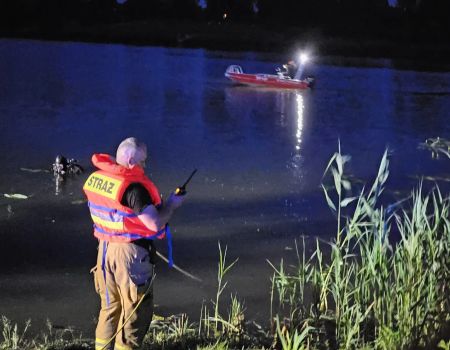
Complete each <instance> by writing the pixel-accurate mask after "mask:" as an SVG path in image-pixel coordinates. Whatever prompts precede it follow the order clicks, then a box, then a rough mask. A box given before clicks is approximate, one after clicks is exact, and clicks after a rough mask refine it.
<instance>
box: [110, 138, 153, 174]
mask: <svg viewBox="0 0 450 350" xmlns="http://www.w3.org/2000/svg"><path fill="white" fill-rule="evenodd" d="M146 159H147V146H146V145H145V143H143V142H140V141H138V139H136V138H135V137H129V138H127V139H125V140H123V141H122V142H121V143H120V145H119V147H118V148H117V153H116V162H117V163H118V164H120V165H122V166H124V167H127V168H131V167H133V166H135V165H139V166H141V167H143V168H144V167H145V161H146Z"/></svg>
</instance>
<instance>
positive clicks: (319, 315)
mask: <svg viewBox="0 0 450 350" xmlns="http://www.w3.org/2000/svg"><path fill="white" fill-rule="evenodd" d="M349 161H350V157H349V156H346V155H342V154H341V151H340V147H339V151H338V152H337V153H335V154H334V155H333V157H332V158H331V160H330V161H329V163H328V166H327V168H326V170H325V175H324V180H327V179H328V178H329V177H331V179H332V183H333V186H332V188H334V191H333V190H331V189H330V187H326V186H325V185H322V188H323V191H324V195H325V199H326V201H327V203H328V206H329V207H330V209H331V210H332V212H333V213H334V214H335V215H336V218H337V230H336V237H335V238H334V239H333V240H332V241H331V242H330V243H329V247H330V250H328V249H324V247H323V244H320V242H319V240H317V241H316V250H315V252H314V253H313V254H312V255H311V256H310V257H309V258H306V257H305V253H304V251H305V247H304V243H303V247H302V248H303V254H302V258H301V259H300V258H299V259H298V262H297V266H296V268H295V271H293V272H291V271H289V272H288V271H286V269H285V267H284V264H283V261H281V263H280V265H279V268H275V267H274V271H275V275H274V280H273V286H275V288H276V291H277V293H278V297H279V300H280V305H281V306H282V307H284V306H286V305H288V306H289V310H290V311H289V317H290V319H291V321H293V322H291V325H292V326H293V327H296V329H300V327H302V326H303V325H305V324H312V325H313V327H314V328H313V329H310V330H309V332H308V336H307V337H306V335H305V337H306V338H305V339H307V340H308V341H310V342H311V344H313V345H312V346H313V347H314V344H315V345H316V346H318V345H319V344H320V343H322V344H323V343H328V344H329V345H330V346H329V347H331V348H339V349H354V348H377V349H406V348H411V347H419V346H426V344H427V343H428V342H429V341H430V339H432V338H433V337H434V336H436V335H437V334H438V333H439V331H440V330H441V329H442V327H443V326H444V325H445V324H446V323H448V322H449V320H450V258H449V254H448V252H449V251H450V250H449V249H450V221H449V217H450V212H449V211H450V210H449V208H450V199H449V196H448V195H447V196H443V195H442V193H441V192H440V190H439V188H437V187H436V188H434V189H433V190H431V192H430V193H428V194H424V193H423V189H422V184H419V187H418V189H416V190H414V191H413V192H412V194H411V196H410V197H408V198H407V199H405V200H402V201H400V202H397V203H394V204H392V205H389V206H387V207H385V206H383V205H382V204H380V196H381V195H382V193H383V191H384V186H385V183H386V180H387V178H388V175H389V170H388V168H389V159H388V154H387V152H385V153H384V155H383V157H382V159H381V162H380V167H379V170H378V174H377V177H376V178H375V180H374V182H373V184H372V186H370V189H369V190H368V191H366V190H365V189H364V188H363V189H361V190H360V191H359V195H358V196H351V195H348V194H349V193H351V191H352V184H351V182H350V181H349V180H348V177H347V176H346V175H345V165H346V164H347V163H348V162H349ZM392 231H395V232H397V233H398V234H399V235H400V237H401V239H400V241H399V242H397V243H396V244H394V243H393V242H391V240H390V234H391V232H392ZM328 251H329V252H330V253H329V257H327V258H325V257H324V256H325V255H326V252H328ZM297 256H298V257H299V253H297ZM326 256H328V255H326ZM305 289H309V290H310V291H311V293H312V298H311V301H310V303H309V305H305V302H306V301H305V298H304V293H305V292H304V291H305ZM293 309H295V310H298V309H301V310H302V312H301V313H293V312H292V310H293ZM280 310H281V309H280ZM305 341H306V340H305Z"/></svg>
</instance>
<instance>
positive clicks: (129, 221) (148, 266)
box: [83, 137, 185, 350]
mask: <svg viewBox="0 0 450 350" xmlns="http://www.w3.org/2000/svg"><path fill="white" fill-rule="evenodd" d="M146 159H147V147H146V145H145V144H144V143H141V142H139V141H138V140H137V139H136V138H133V137H130V138H127V139H125V140H124V141H122V143H120V145H119V147H118V149H117V154H116V158H115V159H114V158H112V157H111V156H109V155H107V154H94V155H93V156H92V162H93V164H94V166H95V167H96V168H98V170H97V171H95V172H94V173H92V174H91V175H90V176H89V177H88V179H87V180H86V183H85V184H84V188H83V189H84V192H85V193H86V196H87V198H88V205H89V210H90V214H91V218H92V221H93V222H94V236H95V237H96V238H97V239H98V240H99V248H98V255H97V265H96V267H95V268H94V280H95V287H96V291H97V293H98V294H99V295H100V299H101V309H100V313H99V317H98V324H97V328H96V332H95V349H96V350H100V349H103V348H105V349H113V348H114V349H120V350H128V349H136V348H139V346H141V343H142V341H143V339H144V336H145V334H146V333H147V331H148V328H149V325H150V322H151V320H152V315H153V278H154V254H155V248H154V246H153V244H152V243H153V241H152V240H153V239H155V238H158V239H160V238H163V237H164V236H166V238H167V240H168V244H169V260H170V262H171V256H170V255H171V237H170V231H169V230H168V229H167V225H166V224H167V222H168V221H169V219H170V217H171V216H172V214H173V212H174V210H175V209H176V208H178V207H179V206H181V204H182V202H183V200H184V198H185V197H184V196H181V195H176V194H174V193H172V194H171V195H170V196H169V198H168V199H167V201H166V202H165V203H162V201H161V196H160V194H159V191H158V189H157V188H156V186H155V185H154V184H153V182H152V181H151V180H150V179H149V178H147V177H146V176H145V174H144V166H145V161H146ZM116 333H117V335H116ZM114 336H115V342H114V341H113V340H114V339H113V338H114ZM114 343H115V344H114Z"/></svg>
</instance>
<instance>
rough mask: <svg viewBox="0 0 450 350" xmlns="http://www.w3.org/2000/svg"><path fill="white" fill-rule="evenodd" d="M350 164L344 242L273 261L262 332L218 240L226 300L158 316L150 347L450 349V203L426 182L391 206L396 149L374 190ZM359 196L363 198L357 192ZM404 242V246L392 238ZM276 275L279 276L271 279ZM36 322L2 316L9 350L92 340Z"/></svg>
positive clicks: (339, 235)
mask: <svg viewBox="0 0 450 350" xmlns="http://www.w3.org/2000/svg"><path fill="white" fill-rule="evenodd" d="M349 161H350V157H349V156H346V155H343V154H341V152H340V151H339V152H337V153H335V154H334V156H333V157H332V159H331V160H330V162H329V164H328V167H327V169H326V171H325V176H324V180H323V190H324V194H325V198H326V201H327V203H328V206H329V207H330V209H331V211H332V212H333V214H334V215H335V216H336V218H337V227H336V236H335V238H334V239H333V240H332V241H330V242H322V241H320V240H317V241H316V249H315V251H314V252H313V254H311V255H310V256H308V255H307V254H306V253H305V249H304V247H305V239H304V238H301V239H300V241H299V242H296V256H297V262H296V263H295V264H293V265H292V264H286V263H284V262H283V260H281V262H280V263H278V264H277V263H275V262H268V263H269V264H271V266H272V267H273V270H274V274H273V276H272V279H271V280H272V290H271V293H270V295H271V298H270V300H268V301H267V302H268V304H270V305H271V314H270V316H269V317H268V323H267V325H265V326H261V325H258V324H256V323H255V322H253V321H252V320H247V319H246V317H245V302H244V301H242V300H240V299H239V296H238V295H231V298H229V297H228V293H227V277H228V275H229V274H230V273H232V270H233V267H234V266H235V264H238V263H239V262H238V261H237V260H235V261H233V262H229V261H227V249H226V247H225V248H224V247H221V246H220V243H219V262H218V268H217V293H216V296H215V297H214V298H213V300H212V301H211V302H209V303H206V304H204V305H203V306H202V308H201V310H199V314H200V316H199V318H198V320H190V319H189V318H188V317H187V316H186V315H184V314H180V315H177V316H172V317H169V318H166V319H155V320H154V321H153V323H152V326H151V329H150V331H149V333H148V334H147V337H146V340H145V346H146V347H147V348H150V347H151V348H152V349H184V348H189V349H268V348H276V349H283V350H300V349H434V348H438V347H439V348H442V349H449V346H450V335H449V334H450V256H449V254H448V252H449V251H450V197H449V195H448V194H443V193H441V192H440V191H439V189H438V188H437V187H436V188H434V189H432V190H431V191H430V192H429V193H426V194H425V193H424V190H423V189H422V185H421V184H419V185H418V188H417V189H414V190H413V191H412V192H411V195H410V196H409V197H407V198H404V199H403V200H400V201H397V202H395V203H390V204H389V205H386V204H383V198H382V194H383V191H384V187H385V184H386V180H387V178H388V174H389V169H388V168H389V159H388V156H387V152H386V153H385V154H384V155H383V157H382V160H381V163H380V167H379V171H378V174H377V176H376V178H375V180H374V182H373V184H372V185H371V186H369V187H366V188H365V189H363V188H356V186H355V185H354V184H352V183H351V182H350V181H349V178H348V177H347V176H346V173H345V166H346V164H347V163H348V162H349ZM355 194H356V195H355ZM393 234H396V235H397V236H399V237H400V239H399V240H397V241H395V240H394V239H393V238H392V236H393ZM268 278H270V276H268ZM28 327H29V324H27V325H25V326H24V327H22V328H21V327H17V325H12V324H11V322H10V321H9V320H7V319H6V318H3V322H2V326H1V328H2V336H3V339H2V340H1V342H0V349H87V348H92V347H93V341H92V340H87V339H83V338H82V336H81V335H80V334H76V332H75V331H74V330H71V329H56V330H55V329H54V327H52V325H51V324H50V323H49V324H48V331H47V332H46V333H44V334H42V335H41V336H38V337H36V338H34V339H29V338H27V329H28Z"/></svg>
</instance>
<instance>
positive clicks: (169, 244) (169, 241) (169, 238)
mask: <svg viewBox="0 0 450 350" xmlns="http://www.w3.org/2000/svg"><path fill="white" fill-rule="evenodd" d="M164 231H166V238H167V255H168V259H169V266H170V267H173V257H172V234H171V233H170V228H169V224H168V223H167V224H166V226H165V227H164Z"/></svg>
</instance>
